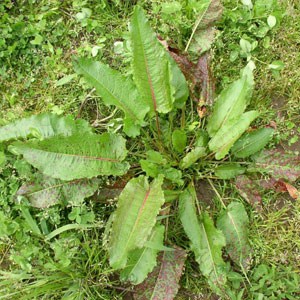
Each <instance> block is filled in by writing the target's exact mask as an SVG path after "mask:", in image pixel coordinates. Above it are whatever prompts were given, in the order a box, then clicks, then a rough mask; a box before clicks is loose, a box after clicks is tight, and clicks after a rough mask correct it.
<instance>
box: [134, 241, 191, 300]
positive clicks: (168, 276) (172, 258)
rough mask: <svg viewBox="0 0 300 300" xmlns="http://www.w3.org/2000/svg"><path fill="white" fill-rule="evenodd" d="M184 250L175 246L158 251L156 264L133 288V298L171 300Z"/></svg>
mask: <svg viewBox="0 0 300 300" xmlns="http://www.w3.org/2000/svg"><path fill="white" fill-rule="evenodd" d="M186 255H187V254H186V252H185V251H184V250H183V249H181V248H179V247H176V248H175V249H174V251H164V252H162V253H160V255H159V258H158V265H157V266H156V267H155V268H154V270H153V271H152V272H151V273H150V274H149V275H148V278H147V279H146V280H145V281H144V282H143V283H141V284H139V285H137V286H136V287H135V290H134V299H135V300H149V299H152V300H173V299H174V297H175V296H176V294H177V292H178V289H179V284H178V282H179V280H180V277H181V275H182V272H183V266H184V262H185V259H186Z"/></svg>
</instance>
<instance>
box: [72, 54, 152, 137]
mask: <svg viewBox="0 0 300 300" xmlns="http://www.w3.org/2000/svg"><path fill="white" fill-rule="evenodd" d="M74 66H75V70H76V72H77V73H78V74H82V75H83V76H84V78H85V80H86V81H87V82H88V83H89V84H90V85H92V86H94V87H95V88H96V90H97V92H98V94H99V95H100V96H101V97H102V100H103V102H104V103H105V104H106V105H115V106H116V107H118V108H119V109H121V110H122V111H123V112H124V113H125V120H124V132H125V133H126V134H127V135H128V136H133V137H135V136H137V135H139V132H140V127H141V126H142V125H143V123H144V121H143V120H144V117H145V115H146V113H147V112H148V111H149V109H150V107H149V104H147V101H144V100H143V98H142V97H140V95H139V94H138V91H137V89H136V87H135V86H134V83H133V82H132V80H131V79H130V78H126V77H124V76H123V75H121V74H120V73H119V72H117V71H115V70H113V69H111V68H109V67H108V66H106V65H104V64H103V63H100V62H95V61H92V60H90V59H84V58H80V59H77V61H75V62H74Z"/></svg>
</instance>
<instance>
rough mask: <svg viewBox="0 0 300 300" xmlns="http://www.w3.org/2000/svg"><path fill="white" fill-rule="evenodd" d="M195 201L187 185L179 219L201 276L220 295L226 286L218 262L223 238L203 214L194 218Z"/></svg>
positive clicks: (193, 194) (221, 261)
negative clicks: (189, 242)
mask: <svg viewBox="0 0 300 300" xmlns="http://www.w3.org/2000/svg"><path fill="white" fill-rule="evenodd" d="M195 201H197V196H196V192H195V188H194V186H193V185H191V184H190V185H189V187H188V188H187V189H186V190H185V191H184V192H183V193H182V194H181V195H180V198H179V215H180V220H181V222H182V225H183V228H184V231H185V233H186V234H187V236H188V238H189V239H190V241H191V250H192V251H193V252H194V254H195V258H196V261H197V262H198V264H199V267H200V270H201V272H202V274H203V275H204V276H205V277H206V278H207V279H208V283H209V284H210V286H211V288H212V289H213V290H214V291H215V292H216V293H219V294H221V293H222V291H223V287H224V284H225V283H226V271H225V262H224V261H223V259H222V248H223V247H224V246H225V244H226V243H225V237H224V235H223V233H222V232H221V231H219V230H217V229H216V228H215V226H214V224H213V221H212V220H211V219H210V217H209V215H208V214H207V213H206V212H205V213H202V214H201V216H200V219H198V217H197V214H196V208H195Z"/></svg>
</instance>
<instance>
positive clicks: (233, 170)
mask: <svg viewBox="0 0 300 300" xmlns="http://www.w3.org/2000/svg"><path fill="white" fill-rule="evenodd" d="M245 171H246V169H245V168H244V167H242V166H241V165H240V164H237V163H229V164H226V165H221V166H218V167H217V168H216V169H215V175H216V176H217V177H219V178H220V179H231V178H234V177H236V176H238V175H241V174H244V173H245Z"/></svg>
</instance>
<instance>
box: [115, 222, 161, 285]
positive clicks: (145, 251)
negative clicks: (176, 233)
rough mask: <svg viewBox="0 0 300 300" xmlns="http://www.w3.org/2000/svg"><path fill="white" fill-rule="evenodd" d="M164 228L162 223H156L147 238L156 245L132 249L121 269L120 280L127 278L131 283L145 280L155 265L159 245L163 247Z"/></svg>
mask: <svg viewBox="0 0 300 300" xmlns="http://www.w3.org/2000/svg"><path fill="white" fill-rule="evenodd" d="M164 232H165V228H164V226H163V225H156V226H155V227H154V229H153V231H152V233H151V235H150V237H149V239H148V242H150V243H151V244H155V245H157V247H152V248H150V247H147V246H146V247H144V248H141V249H135V250H132V251H131V252H130V253H129V255H128V262H127V266H126V267H125V269H123V270H122V271H121V274H120V275H121V276H120V278H121V280H123V281H125V280H129V281H130V282H131V283H132V284H139V283H141V282H143V281H144V280H145V278H146V277H147V275H148V273H150V272H151V271H152V270H153V268H154V267H155V266H156V256H157V253H158V252H159V250H157V249H158V248H160V247H163V242H164Z"/></svg>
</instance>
